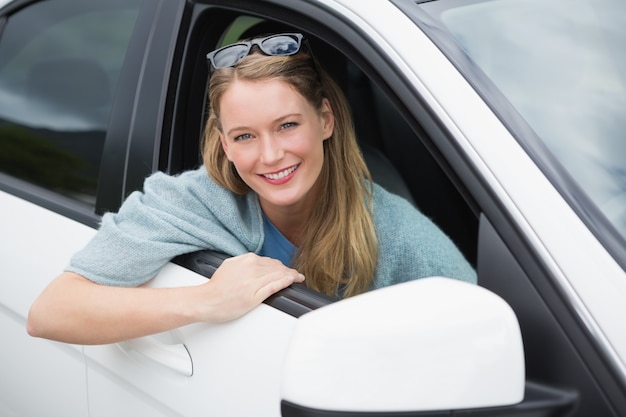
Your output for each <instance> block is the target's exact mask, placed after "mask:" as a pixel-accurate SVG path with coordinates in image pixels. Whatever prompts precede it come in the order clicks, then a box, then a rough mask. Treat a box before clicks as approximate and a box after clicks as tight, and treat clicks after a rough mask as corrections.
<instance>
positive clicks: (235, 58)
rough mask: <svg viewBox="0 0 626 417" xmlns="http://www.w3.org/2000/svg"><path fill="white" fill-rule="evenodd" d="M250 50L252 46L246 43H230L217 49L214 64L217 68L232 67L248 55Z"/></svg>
mask: <svg viewBox="0 0 626 417" xmlns="http://www.w3.org/2000/svg"><path fill="white" fill-rule="evenodd" d="M249 50H250V46H248V45H244V44H235V45H229V46H227V47H225V48H223V49H220V50H219V51H217V53H216V54H215V55H214V56H213V65H214V66H215V68H223V67H232V66H233V65H235V64H236V63H237V62H239V60H240V59H241V58H243V57H245V56H246V55H248V52H249Z"/></svg>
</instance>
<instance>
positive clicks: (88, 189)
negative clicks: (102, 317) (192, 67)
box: [0, 0, 139, 416]
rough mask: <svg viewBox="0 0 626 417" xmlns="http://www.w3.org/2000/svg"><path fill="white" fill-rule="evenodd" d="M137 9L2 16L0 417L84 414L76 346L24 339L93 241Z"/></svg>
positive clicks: (12, 7) (25, 6)
mask: <svg viewBox="0 0 626 417" xmlns="http://www.w3.org/2000/svg"><path fill="white" fill-rule="evenodd" d="M138 9H139V2H136V1H131V2H126V1H124V2H119V1H113V2H107V3H106V4H102V3H101V2H97V1H82V0H80V1H74V0H60V1H50V2H24V1H22V2H20V1H15V2H11V3H10V4H9V5H8V6H5V7H4V8H3V9H2V16H1V17H0V35H1V36H0V236H1V237H0V239H1V240H0V277H1V278H0V328H1V329H2V340H3V343H2V348H0V370H1V371H0V414H2V415H7V416H13V415H16V416H17V415H19V416H25V415H32V416H35V415H48V414H50V413H51V410H54V411H53V414H56V415H64V416H85V415H88V406H87V389H86V378H85V376H86V367H85V362H84V358H83V352H82V347H81V346H74V345H69V344H62V343H56V342H52V341H47V340H41V339H34V338H31V337H29V336H28V335H27V333H26V318H27V315H28V310H29V307H30V304H31V303H32V301H33V300H34V299H35V298H36V296H37V295H38V293H40V292H41V290H43V288H44V287H45V286H46V285H47V283H48V282H49V281H50V280H51V279H52V278H54V277H55V276H57V275H58V274H59V273H60V272H61V271H62V270H63V267H64V266H65V264H66V263H67V261H68V259H69V258H68V257H69V256H71V254H72V253H73V252H75V251H76V250H77V249H78V248H80V247H81V246H82V245H84V244H85V243H86V242H87V240H88V239H89V238H90V236H91V235H93V233H94V227H95V225H96V224H97V222H98V216H97V215H96V213H95V211H96V209H95V207H96V202H97V199H98V192H99V191H100V190H101V189H103V188H104V187H105V185H104V184H102V187H99V186H100V184H98V172H99V168H100V167H99V165H100V159H101V155H102V149H103V145H104V142H105V140H106V134H107V131H108V127H109V126H108V118H109V113H110V109H111V106H112V101H113V97H114V95H115V87H116V83H117V80H118V75H119V72H120V71H121V67H122V66H123V63H124V60H125V53H126V49H127V45H128V42H129V39H130V38H131V36H132V33H133V28H134V23H135V19H136V16H137V12H138Z"/></svg>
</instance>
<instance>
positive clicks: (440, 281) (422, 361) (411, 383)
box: [282, 278, 525, 415]
mask: <svg viewBox="0 0 626 417" xmlns="http://www.w3.org/2000/svg"><path fill="white" fill-rule="evenodd" d="M524 386H525V370H524V351H523V346H522V338H521V333H520V329H519V325H518V322H517V319H516V317H515V314H514V313H513V311H512V310H511V308H510V307H509V305H508V304H507V303H506V302H504V301H503V300H502V299H501V298H500V297H498V296H497V295H495V294H494V293H492V292H490V291H488V290H486V289H484V288H482V287H479V286H476V285H472V284H467V283H464V282H460V281H456V280H451V279H446V278H427V279H420V280H415V281H411V282H407V283H404V284H399V285H395V286H391V287H387V288H384V289H381V290H377V291H372V292H369V293H365V294H362V295H359V296H356V297H353V298H349V299H346V300H343V301H340V302H337V303H334V304H330V305H328V306H325V307H322V308H320V309H318V310H315V311H313V312H310V313H307V314H305V315H304V316H302V317H301V318H300V319H299V320H298V323H297V326H296V329H295V332H294V335H293V339H292V342H291V346H290V349H289V352H288V355H287V358H286V362H285V368H284V374H283V381H282V399H283V410H284V409H285V404H293V405H296V406H297V407H303V408H310V409H315V410H329V411H330V410H332V411H335V412H407V411H408V412H410V411H413V412H415V411H432V410H454V409H457V410H460V409H471V408H478V407H494V406H503V405H511V404H515V403H518V402H520V401H522V400H523V398H524ZM283 415H286V414H285V413H283ZM294 415H295V414H294ZM324 415H326V414H324Z"/></svg>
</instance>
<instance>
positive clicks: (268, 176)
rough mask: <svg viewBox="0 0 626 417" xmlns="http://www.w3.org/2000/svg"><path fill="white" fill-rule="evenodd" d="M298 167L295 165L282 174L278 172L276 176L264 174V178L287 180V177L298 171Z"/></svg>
mask: <svg viewBox="0 0 626 417" xmlns="http://www.w3.org/2000/svg"><path fill="white" fill-rule="evenodd" d="M297 167H298V166H297V165H294V166H292V167H291V168H287V169H286V170H284V171H281V172H277V173H276V174H263V176H264V177H265V178H268V179H270V180H279V179H281V178H285V177H286V176H287V175H289V174H291V173H292V172H293V171H295V170H296V168H297Z"/></svg>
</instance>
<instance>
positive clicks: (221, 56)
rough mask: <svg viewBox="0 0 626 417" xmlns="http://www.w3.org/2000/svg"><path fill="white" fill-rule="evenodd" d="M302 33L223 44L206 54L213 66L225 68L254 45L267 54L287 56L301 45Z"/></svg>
mask: <svg viewBox="0 0 626 417" xmlns="http://www.w3.org/2000/svg"><path fill="white" fill-rule="evenodd" d="M302 39H304V35H302V34H301V33H279V34H275V35H270V36H266V37H264V38H257V39H252V40H250V41H245V42H237V43H233V44H231V45H226V46H223V47H221V48H219V49H216V50H215V51H213V52H209V53H208V54H207V56H206V58H207V60H208V61H209V62H210V63H211V65H213V68H215V69H217V68H226V67H232V66H234V65H236V64H237V63H238V62H239V61H241V59H242V58H244V57H246V56H248V54H249V53H250V50H251V49H252V47H253V46H254V45H256V46H258V47H259V50H261V52H263V53H264V54H265V55H269V56H289V55H294V54H297V53H298V52H299V51H300V47H301V46H302Z"/></svg>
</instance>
